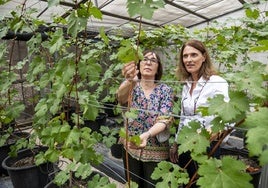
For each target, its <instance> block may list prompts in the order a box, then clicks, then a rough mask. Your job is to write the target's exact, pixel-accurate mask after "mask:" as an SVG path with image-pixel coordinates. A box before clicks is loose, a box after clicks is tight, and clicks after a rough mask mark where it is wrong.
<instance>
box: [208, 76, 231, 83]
mask: <svg viewBox="0 0 268 188" xmlns="http://www.w3.org/2000/svg"><path fill="white" fill-rule="evenodd" d="M209 81H210V82H225V83H227V81H226V80H225V79H224V78H223V77H221V76H219V75H212V76H210V78H209Z"/></svg>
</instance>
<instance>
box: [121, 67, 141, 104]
mask: <svg viewBox="0 0 268 188" xmlns="http://www.w3.org/2000/svg"><path fill="white" fill-rule="evenodd" d="M137 74H138V70H136V64H135V62H129V63H127V64H125V65H124V67H123V69H122V75H123V76H124V77H125V79H126V80H125V81H124V82H123V83H122V84H121V85H120V86H119V88H118V90H117V92H116V96H117V100H118V102H119V104H121V105H124V104H126V103H127V101H128V96H129V92H131V91H130V90H131V88H132V87H134V85H133V86H132V84H135V80H134V79H135V78H136V77H137Z"/></svg>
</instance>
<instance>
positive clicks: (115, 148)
mask: <svg viewBox="0 0 268 188" xmlns="http://www.w3.org/2000/svg"><path fill="white" fill-rule="evenodd" d="M122 152H123V144H113V145H112V146H111V154H112V156H113V157H115V158H117V159H121V158H122V155H123V153H122Z"/></svg>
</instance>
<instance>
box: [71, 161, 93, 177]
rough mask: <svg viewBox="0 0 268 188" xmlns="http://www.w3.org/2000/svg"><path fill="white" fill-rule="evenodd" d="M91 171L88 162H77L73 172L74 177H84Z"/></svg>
mask: <svg viewBox="0 0 268 188" xmlns="http://www.w3.org/2000/svg"><path fill="white" fill-rule="evenodd" d="M91 172H92V170H91V166H90V165H89V164H82V163H79V164H78V166H77V170H76V172H75V177H77V178H79V177H81V178H82V179H85V178H87V177H88V176H89V175H90V174H91Z"/></svg>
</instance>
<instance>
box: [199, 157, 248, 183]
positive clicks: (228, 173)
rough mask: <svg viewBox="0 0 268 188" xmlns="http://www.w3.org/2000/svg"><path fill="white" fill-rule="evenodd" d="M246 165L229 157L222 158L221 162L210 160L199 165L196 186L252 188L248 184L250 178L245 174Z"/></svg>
mask: <svg viewBox="0 0 268 188" xmlns="http://www.w3.org/2000/svg"><path fill="white" fill-rule="evenodd" d="M245 169H246V165H245V164H244V163H243V162H242V161H239V160H236V159H234V158H232V157H230V156H224V157H223V158H222V160H217V159H215V158H210V159H208V160H207V161H206V163H203V164H200V165H199V168H198V174H199V175H200V177H199V179H198V180H197V185H199V186H201V187H206V188H226V187H240V188H244V187H248V188H250V187H252V188H253V185H252V184H250V183H249V181H250V180H251V179H252V177H251V176H250V175H249V174H248V173H246V172H245Z"/></svg>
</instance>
